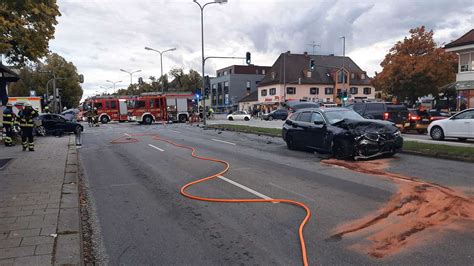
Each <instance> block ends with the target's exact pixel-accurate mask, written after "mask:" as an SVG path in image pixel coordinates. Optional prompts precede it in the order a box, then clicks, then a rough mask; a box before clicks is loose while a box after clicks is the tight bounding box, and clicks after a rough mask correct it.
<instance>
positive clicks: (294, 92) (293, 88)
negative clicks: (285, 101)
mask: <svg viewBox="0 0 474 266" xmlns="http://www.w3.org/2000/svg"><path fill="white" fill-rule="evenodd" d="M286 93H287V94H296V88H295V87H288V88H286Z"/></svg>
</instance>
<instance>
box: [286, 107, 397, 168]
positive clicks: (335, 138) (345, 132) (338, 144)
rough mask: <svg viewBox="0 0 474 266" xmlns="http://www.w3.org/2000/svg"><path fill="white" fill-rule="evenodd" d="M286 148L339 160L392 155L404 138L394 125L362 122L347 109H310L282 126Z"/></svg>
mask: <svg viewBox="0 0 474 266" xmlns="http://www.w3.org/2000/svg"><path fill="white" fill-rule="evenodd" d="M282 137H283V139H284V140H285V142H286V144H287V146H288V148H289V149H311V150H315V151H317V152H320V153H331V154H333V156H334V157H336V158H338V159H355V160H360V159H371V158H375V157H381V156H392V155H394V154H395V153H397V152H398V151H400V150H401V149H402V146H403V138H402V136H401V133H400V130H399V129H398V128H397V127H396V126H395V124H394V123H392V122H389V121H382V120H372V119H365V118H363V117H362V116H360V115H359V114H358V113H356V112H355V111H353V110H351V109H348V108H311V109H303V110H300V111H298V112H295V113H294V114H292V115H291V116H290V117H289V118H288V119H287V120H286V122H285V124H284V125H283V130H282Z"/></svg>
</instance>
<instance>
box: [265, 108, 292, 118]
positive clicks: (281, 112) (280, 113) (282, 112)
mask: <svg viewBox="0 0 474 266" xmlns="http://www.w3.org/2000/svg"><path fill="white" fill-rule="evenodd" d="M287 117H288V110H286V109H277V110H274V111H271V112H270V113H268V114H266V115H264V116H263V119H264V120H273V119H281V120H286V118H287Z"/></svg>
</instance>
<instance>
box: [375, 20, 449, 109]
mask: <svg viewBox="0 0 474 266" xmlns="http://www.w3.org/2000/svg"><path fill="white" fill-rule="evenodd" d="M410 34H411V35H410V37H405V39H404V40H403V42H402V41H398V42H397V43H396V44H395V45H394V46H393V47H392V48H391V49H390V51H389V53H388V54H387V55H386V56H385V59H384V60H383V61H382V63H381V64H380V66H382V67H383V70H382V72H381V73H378V74H376V76H375V78H374V80H373V85H374V86H375V88H376V89H377V90H379V89H382V90H383V91H384V93H386V94H389V95H393V96H396V97H397V98H398V99H400V100H402V101H403V100H408V102H409V103H414V102H415V101H416V100H417V99H418V97H421V96H425V95H428V94H432V95H437V94H438V88H440V87H441V86H443V85H445V84H447V83H450V82H453V81H454V80H455V78H456V72H457V57H456V56H455V55H454V54H451V53H446V52H445V51H444V50H443V49H442V48H441V47H438V46H437V45H436V43H435V42H434V40H433V31H432V30H431V31H426V30H425V27H424V26H421V27H417V28H414V29H411V30H410Z"/></svg>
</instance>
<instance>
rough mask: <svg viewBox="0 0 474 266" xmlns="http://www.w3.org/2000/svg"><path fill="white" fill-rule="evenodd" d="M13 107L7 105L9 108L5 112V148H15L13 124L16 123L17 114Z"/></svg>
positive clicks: (9, 104)
mask: <svg viewBox="0 0 474 266" xmlns="http://www.w3.org/2000/svg"><path fill="white" fill-rule="evenodd" d="M12 108H13V105H12V104H11V103H7V108H5V110H4V111H3V128H5V133H6V136H5V141H4V142H5V146H7V147H10V146H15V144H14V143H13V123H14V122H15V113H13V109H12Z"/></svg>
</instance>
